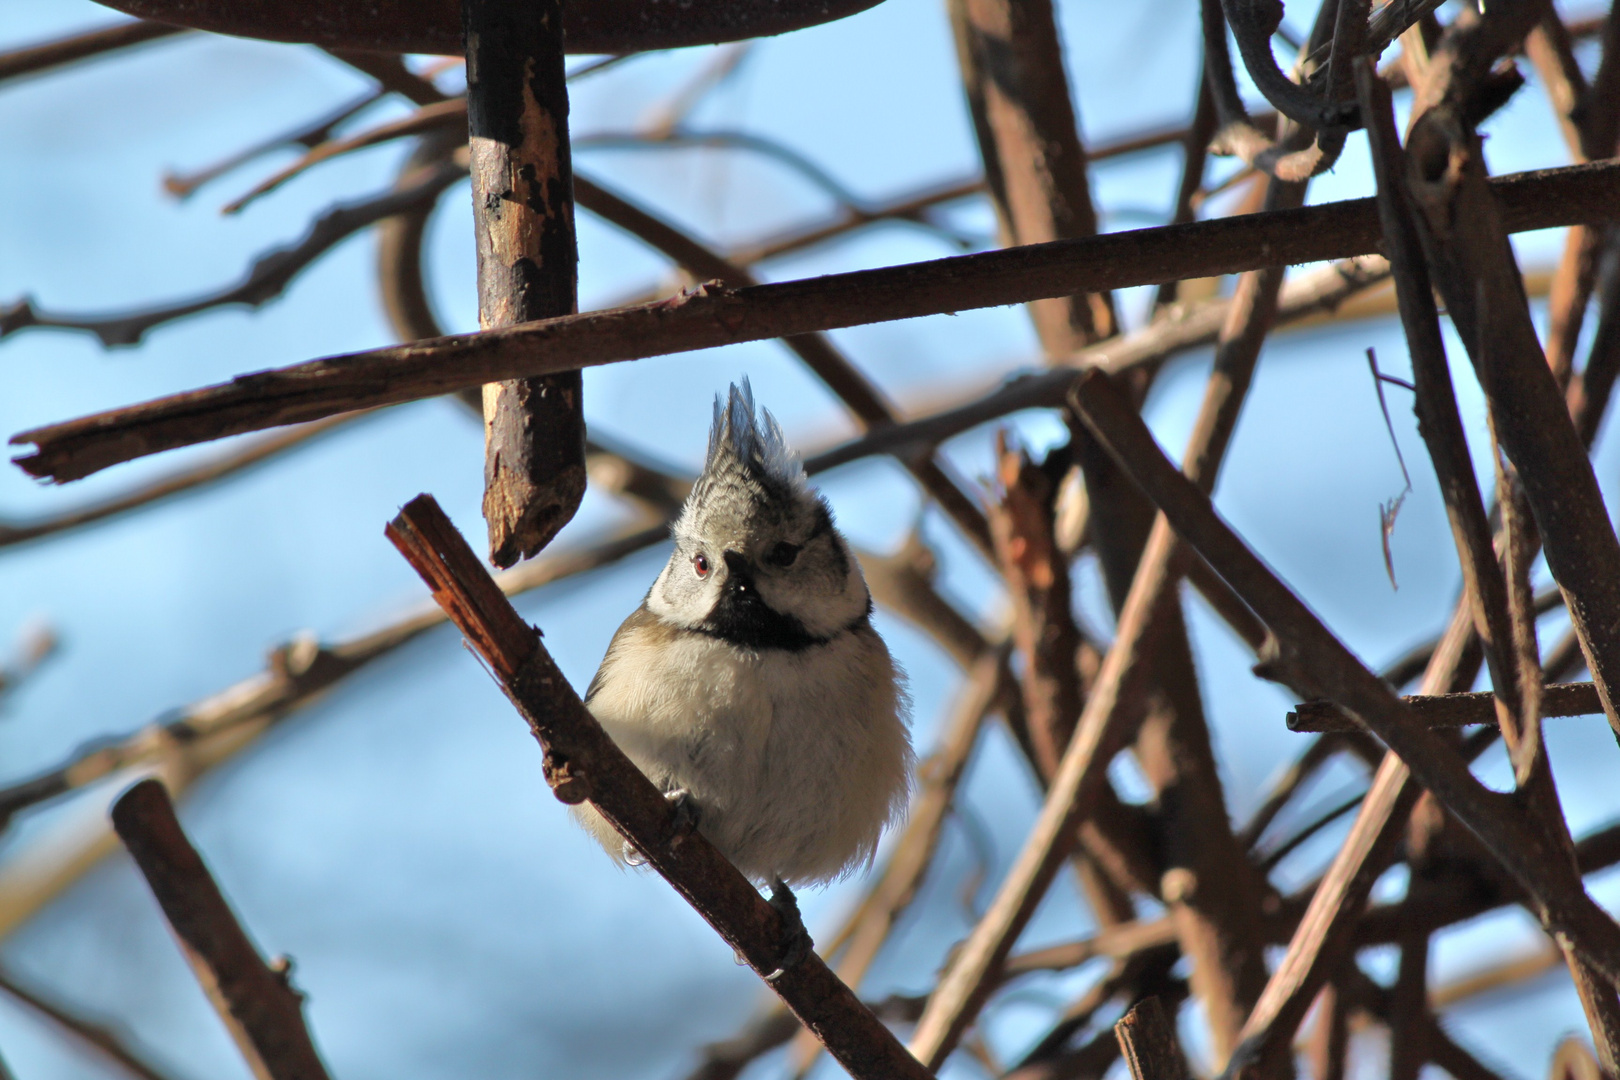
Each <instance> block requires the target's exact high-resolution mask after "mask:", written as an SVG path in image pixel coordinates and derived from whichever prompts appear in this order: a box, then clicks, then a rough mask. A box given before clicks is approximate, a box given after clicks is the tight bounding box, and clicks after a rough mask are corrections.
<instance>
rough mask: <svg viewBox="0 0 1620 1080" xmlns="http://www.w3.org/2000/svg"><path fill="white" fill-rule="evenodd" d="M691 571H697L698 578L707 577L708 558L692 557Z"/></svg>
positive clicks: (703, 556) (701, 556)
mask: <svg viewBox="0 0 1620 1080" xmlns="http://www.w3.org/2000/svg"><path fill="white" fill-rule="evenodd" d="M692 569H693V570H695V571H697V576H698V577H708V576H709V557H708V556H707V555H694V556H692Z"/></svg>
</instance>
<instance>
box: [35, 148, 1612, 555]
mask: <svg viewBox="0 0 1620 1080" xmlns="http://www.w3.org/2000/svg"><path fill="white" fill-rule="evenodd" d="M1491 191H1492V193H1493V194H1494V195H1495V196H1496V198H1497V200H1498V202H1499V205H1500V206H1501V209H1502V220H1503V222H1504V227H1506V228H1508V229H1510V230H1515V231H1517V230H1522V229H1538V228H1548V227H1551V226H1555V225H1568V224H1572V223H1575V222H1579V221H1583V220H1590V219H1592V218H1594V217H1598V216H1601V215H1602V214H1604V213H1606V212H1607V207H1608V206H1611V205H1613V204H1614V203H1615V202H1616V201H1617V200H1620V165H1617V164H1613V163H1605V164H1592V165H1583V166H1573V167H1570V168H1567V169H1553V170H1545V171H1542V172H1535V173H1523V174H1519V175H1517V176H1514V177H1507V178H1503V179H1501V180H1497V181H1493V182H1492V183H1491ZM1377 245H1378V225H1377V211H1376V208H1375V206H1374V205H1373V201H1372V200H1370V199H1359V200H1352V201H1348V202H1341V203H1330V204H1326V205H1322V206H1313V207H1306V208H1301V209H1297V210H1278V211H1271V212H1267V213H1263V214H1251V215H1246V216H1244V217H1241V218H1234V219H1220V220H1216V221H1202V222H1192V223H1188V224H1184V225H1170V226H1165V227H1163V228H1158V229H1143V230H1139V231H1136V232H1122V233H1110V234H1108V235H1105V236H1097V237H1091V238H1087V239H1083V240H1061V241H1054V242H1052V243H1049V244H1037V245H1033V246H1030V247H1023V248H1014V249H1010V250H1005V251H991V252H985V253H982V254H977V255H963V256H957V257H954V258H949V259H941V260H936V261H933V262H925V263H916V264H911V265H905V266H895V267H887V268H883V269H878V270H862V271H856V272H853V273H846V274H834V275H829V276H827V277H822V278H815V279H811V280H807V281H789V282H781V283H777V284H767V285H756V286H752V287H748V288H741V289H725V288H713V287H707V286H700V287H698V288H695V289H692V290H688V291H687V292H686V293H683V294H682V295H681V296H678V297H675V298H672V299H670V300H665V301H661V302H658V303H653V304H645V305H642V306H640V307H633V308H622V309H618V310H614V311H606V312H592V313H588V314H582V315H575V316H567V317H563V318H557V319H545V320H541V321H539V322H534V323H527V324H523V325H520V326H515V327H510V328H506V329H501V330H492V331H488V332H485V333H480V334H462V335H455V336H451V337H446V338H441V339H439V340H437V341H433V342H423V343H418V344H413V345H402V346H394V347H390V348H385V349H376V350H371V351H369V352H362V353H353V354H349V355H347V356H340V357H332V358H328V359H324V360H315V361H311V362H308V363H305V364H299V365H294V366H292V367H289V368H283V369H279V370H272V371H265V372H259V373H255V374H250V375H244V376H239V377H238V378H237V379H235V380H233V381H232V382H230V383H226V384H222V385H219V386H215V387H209V388H206V389H202V390H195V391H191V392H188V393H183V394H177V395H174V396H172V397H168V398H162V399H158V400H157V401H155V402H149V403H146V404H142V405H135V406H130V407H127V408H124V409H117V410H113V411H111V412H106V413H101V414H98V415H96V416H91V417H86V418H83V419H80V420H73V421H69V422H66V423H62V424H54V425H50V426H48V427H42V428H36V429H33V430H31V431H27V432H24V433H22V434H20V435H17V436H14V437H13V439H12V441H13V442H14V443H19V444H20V443H34V444H35V445H36V446H37V447H38V451H37V452H36V453H33V454H29V455H25V456H24V457H22V458H20V459H18V463H19V464H20V465H22V466H23V468H25V469H26V470H28V471H29V472H30V473H32V474H33V475H36V476H41V477H50V478H52V479H55V480H58V481H65V480H72V479H78V478H79V477H82V476H87V475H89V474H90V473H93V472H96V471H97V470H99V469H103V468H106V467H107V466H108V465H113V464H117V463H118V462H121V461H128V460H130V459H132V458H136V457H140V456H143V455H145V454H151V453H157V452H158V451H160V450H167V449H172V448H175V447H178V446H187V445H191V444H193V443H197V442H203V441H207V440H209V439H217V438H223V437H224V436H226V435H233V434H241V433H243V432H246V431H254V430H259V429H262V428H266V427H273V426H276V425H279V424H287V423H295V422H298V421H301V420H313V419H319V418H321V417H324V416H329V415H332V414H334V413H338V412H345V411H350V410H353V409H357V408H365V407H369V406H373V405H383V404H395V403H398V402H402V401H411V400H416V399H419V398H423V397H434V396H438V395H440V394H444V393H450V392H453V391H456V390H460V389H464V388H467V387H471V386H478V385H481V384H483V383H486V382H490V381H498V380H501V379H508V378H528V377H534V376H539V375H544V374H548V373H555V372H561V371H569V370H573V369H577V368H581V367H589V366H595V365H598V364H606V363H614V362H616V361H623V360H630V359H638V358H641V357H645V356H653V355H660V354H664V353H671V352H684V351H689V350H693V349H701V348H710V347H714V346H718V345H725V344H731V343H734V342H739V341H754V340H761V339H765V338H773V337H787V336H791V335H793V334H802V333H813V332H815V331H818V330H827V329H833V328H836V327H840V326H853V325H858V324H862V323H870V322H880V321H885V320H890V319H902V318H914V317H918V316H923V315H931V314H939V313H942V312H949V311H957V310H965V309H969V308H978V307H990V306H996V305H1000V304H1008V303H1023V302H1026V301H1029V300H1033V299H1039V298H1042V297H1048V296H1063V295H1069V294H1072V293H1075V292H1081V291H1088V292H1096V291H1102V290H1105V289H1113V288H1120V287H1124V286H1127V285H1144V284H1157V283H1159V282H1163V281H1169V280H1173V279H1176V278H1186V277H1207V276H1212V275H1216V274H1224V273H1233V272H1237V271H1242V270H1248V269H1253V268H1256V267H1260V266H1267V265H1275V264H1279V263H1294V262H1306V261H1313V260H1319V259H1335V258H1343V257H1346V256H1350V255H1356V254H1361V253H1365V252H1367V251H1370V250H1373V249H1374V248H1376V247H1377ZM1617 587H1620V586H1617Z"/></svg>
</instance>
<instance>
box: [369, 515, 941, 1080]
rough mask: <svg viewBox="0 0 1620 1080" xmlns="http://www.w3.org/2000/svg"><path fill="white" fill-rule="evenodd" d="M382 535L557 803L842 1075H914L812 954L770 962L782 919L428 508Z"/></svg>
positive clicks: (912, 1066) (907, 1060) (885, 1033)
mask: <svg viewBox="0 0 1620 1080" xmlns="http://www.w3.org/2000/svg"><path fill="white" fill-rule="evenodd" d="M388 535H389V538H390V539H391V540H392V541H393V542H394V544H395V546H397V547H398V548H399V549H400V552H401V554H403V555H405V556H406V558H407V559H408V560H409V561H410V562H411V564H412V566H413V567H415V568H416V570H417V572H418V573H420V574H421V575H422V577H423V579H424V580H426V581H427V582H428V583H429V585H430V587H431V588H432V589H433V593H434V599H435V600H436V601H438V603H439V604H440V606H441V607H443V608H444V610H445V613H446V614H447V615H448V616H449V617H450V619H451V620H452V621H453V622H455V623H456V625H457V627H458V628H459V629H461V631H462V632H463V633H464V634H465V635H466V636H467V638H468V640H469V641H470V642H471V644H472V645H473V646H474V647H475V648H476V649H477V650H478V651H479V653H480V654H481V655H482V656H483V657H484V659H485V660H486V661H487V662H488V663H489V665H490V668H491V670H492V671H493V672H494V674H495V676H496V678H497V679H498V680H500V682H501V685H502V688H503V689H504V690H506V692H507V695H508V697H510V698H511V700H512V703H513V704H514V705H515V706H516V707H517V708H518V710H519V712H520V713H522V714H523V717H524V719H526V720H527V721H528V722H529V726H530V730H531V731H532V732H533V733H534V736H535V738H536V740H537V741H538V742H539V743H540V744H541V747H542V749H543V750H544V751H545V774H546V780H547V782H548V783H549V784H550V785H551V786H552V789H553V791H554V792H555V793H556V795H557V797H558V798H559V799H561V800H562V801H564V802H567V803H578V802H582V801H585V800H587V799H588V800H589V801H590V802H591V805H592V806H594V807H595V808H596V809H597V810H598V811H599V812H600V813H601V814H602V815H603V817H605V818H606V819H607V820H608V821H610V822H611V823H612V824H613V826H614V828H616V829H618V830H619V832H620V833H621V834H622V835H623V836H624V837H625V838H626V839H627V840H629V841H630V842H631V843H633V844H634V845H635V846H636V848H637V850H638V851H640V852H641V853H642V854H643V856H644V857H645V858H646V860H647V863H648V864H649V865H650V866H652V867H653V869H655V870H657V871H658V873H659V874H660V875H662V876H663V877H664V878H665V879H666V880H668V881H669V882H670V884H671V885H673V886H674V887H675V889H676V891H678V892H679V893H680V894H681V895H682V896H683V897H684V898H685V899H686V900H687V902H688V903H690V904H692V906H693V907H694V908H695V909H696V910H697V912H698V913H699V914H700V915H702V916H703V917H704V919H705V920H706V921H708V923H709V924H710V925H711V926H713V927H714V928H715V930H716V931H717V932H719V934H720V935H721V937H722V938H724V939H725V941H726V942H727V943H728V944H729V945H731V946H732V947H733V948H735V949H736V950H737V951H738V953H739V954H740V955H741V956H742V957H743V958H744V959H745V960H746V961H747V962H748V964H749V966H750V967H752V968H753V969H754V970H755V971H756V972H758V973H759V975H760V976H762V977H765V976H769V977H770V978H769V979H768V980H767V981H768V983H769V985H770V987H771V988H772V989H773V990H775V991H776V993H777V994H778V995H779V996H780V997H781V998H782V1000H783V1001H784V1002H786V1003H787V1005H788V1008H789V1009H791V1010H792V1011H793V1012H794V1014H795V1015H796V1016H798V1017H799V1019H800V1020H801V1022H803V1023H804V1024H805V1026H806V1027H808V1028H809V1029H810V1030H812V1031H814V1032H815V1033H816V1035H817V1037H818V1038H820V1039H821V1040H822V1042H823V1044H824V1045H826V1047H827V1049H828V1051H829V1052H831V1053H832V1055H833V1056H834V1057H835V1058H837V1059H838V1061H839V1063H840V1064H842V1065H843V1066H844V1068H846V1069H847V1070H849V1072H850V1074H851V1075H852V1076H854V1077H857V1078H875V1077H879V1076H882V1077H915V1078H918V1080H921V1078H923V1077H926V1076H927V1075H928V1073H927V1070H925V1069H924V1068H923V1067H922V1066H921V1065H920V1064H919V1063H918V1062H917V1061H916V1059H914V1058H912V1057H911V1056H910V1055H909V1054H907V1053H906V1051H905V1048H904V1047H902V1046H901V1045H900V1043H899V1041H898V1040H896V1039H895V1037H894V1036H893V1035H892V1034H891V1033H890V1032H889V1030H888V1029H887V1028H885V1027H884V1026H883V1025H882V1024H881V1023H880V1022H879V1021H878V1019H877V1017H875V1016H874V1015H872V1013H871V1011H870V1010H869V1009H867V1008H866V1007H865V1006H864V1005H863V1004H861V1002H860V1001H859V999H857V998H856V997H855V995H854V994H853V993H852V992H851V991H850V989H849V987H847V986H845V985H844V984H843V983H842V982H840V981H839V979H838V978H837V976H835V975H834V974H833V973H832V972H831V971H830V970H829V969H828V968H827V966H826V965H825V964H823V963H822V962H821V959H820V957H818V956H816V954H815V953H814V952H813V951H811V952H809V954H808V955H807V956H806V957H805V958H804V959H803V960H801V961H800V962H799V963H797V964H795V965H793V966H791V967H788V968H786V969H785V970H784V969H781V968H779V967H778V966H777V961H778V958H779V950H780V946H781V941H782V939H783V930H784V923H783V919H782V916H781V915H780V914H779V913H778V912H777V910H776V909H775V908H773V907H771V906H770V905H769V904H767V903H766V902H765V899H764V898H763V897H762V896H760V895H759V893H758V892H757V891H755V889H754V888H753V886H751V885H750V884H749V883H748V882H747V881H746V880H745V879H744V878H743V876H742V875H741V874H740V873H738V872H737V870H736V868H735V867H733V866H731V865H730V864H729V863H727V862H726V861H725V859H724V858H723V857H722V856H721V855H720V854H719V852H717V851H716V850H715V848H714V847H713V845H711V844H710V843H709V842H708V840H707V839H705V838H704V836H703V834H702V833H700V832H698V833H690V834H689V835H682V834H681V833H680V832H679V831H678V830H677V828H676V824H675V820H674V818H675V810H674V808H673V807H672V806H671V805H670V803H669V802H668V800H666V799H665V798H664V797H663V794H662V793H661V792H659V791H658V789H657V788H655V787H654V786H653V784H652V782H651V781H649V780H648V779H647V778H646V777H645V776H643V775H641V773H640V772H639V771H638V770H637V769H636V767H635V766H634V765H633V764H631V762H630V759H629V758H627V757H625V756H624V752H623V751H622V750H620V749H619V748H618V747H617V746H616V745H614V743H613V741H612V740H611V739H610V738H608V736H607V734H606V733H605V732H604V731H603V730H602V728H601V726H600V725H599V724H597V722H596V720H595V718H594V717H592V716H591V714H590V713H589V712H587V711H586V709H585V706H584V704H583V703H582V702H581V701H580V700H579V697H578V696H577V695H576V694H575V693H574V692H573V690H572V688H571V687H569V685H568V682H567V680H566V679H565V678H563V676H562V673H561V672H560V671H558V670H557V668H556V665H555V664H554V663H552V661H551V657H550V655H549V654H548V653H547V652H546V649H545V646H544V645H543V644H541V641H540V635H539V633H538V631H536V630H535V629H534V628H533V627H531V626H529V625H528V624H527V623H525V622H524V621H523V619H522V618H521V617H519V616H518V614H517V612H516V611H514V610H513V609H512V606H511V604H510V603H509V602H508V601H507V600H506V598H505V596H504V595H502V593H501V591H500V590H499V588H497V587H496V585H495V582H494V581H493V580H492V579H491V578H490V577H489V575H488V574H487V572H485V571H484V569H483V567H482V566H480V565H479V563H478V560H477V558H476V557H475V556H474V555H473V553H472V551H471V549H469V548H468V547H467V545H466V542H465V541H463V540H462V539H461V536H460V534H459V533H457V532H456V531H455V527H454V526H453V525H451V524H450V521H449V519H448V518H446V517H445V516H444V514H443V512H442V511H440V510H439V508H438V504H437V503H435V502H433V500H432V499H431V498H429V497H427V496H419V497H418V498H416V499H414V500H412V502H411V503H409V504H408V505H407V506H406V507H405V509H404V510H402V511H401V512H400V515H399V517H397V518H395V519H394V521H393V522H392V523H391V524H390V525H389V529H388Z"/></svg>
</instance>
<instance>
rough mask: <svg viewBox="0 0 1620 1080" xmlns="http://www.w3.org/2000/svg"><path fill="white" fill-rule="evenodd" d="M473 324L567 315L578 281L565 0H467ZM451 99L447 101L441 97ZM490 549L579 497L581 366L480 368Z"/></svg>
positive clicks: (541, 539)
mask: <svg viewBox="0 0 1620 1080" xmlns="http://www.w3.org/2000/svg"><path fill="white" fill-rule="evenodd" d="M462 16H463V21H464V24H465V28H466V42H467V127H468V131H469V133H470V161H469V171H470V172H471V174H472V203H473V235H474V237H475V239H476V241H477V248H478V325H479V326H480V327H481V328H483V329H485V330H491V329H498V328H502V327H508V326H513V325H515V324H518V323H525V322H529V321H531V320H534V319H546V318H551V317H554V316H559V315H562V316H566V315H571V314H573V312H574V311H575V310H576V308H577V306H578V304H577V293H578V274H577V266H576V264H577V263H578V262H579V246H578V243H577V242H576V240H575V237H574V202H573V183H574V173H573V163H572V160H571V158H570V151H569V145H568V85H567V79H566V76H565V73H564V67H563V10H562V3H561V0H465V2H464V3H463V5H462ZM448 105H450V103H449V102H446V103H445V105H443V106H432V108H441V109H442V108H444V107H445V106H448ZM484 384H485V385H484V520H485V521H486V522H487V523H488V524H489V558H490V561H491V562H493V563H494V564H495V565H496V566H502V567H506V566H511V565H512V564H514V563H516V562H517V561H518V560H519V559H527V558H529V557H530V556H532V555H534V554H535V553H536V552H537V551H539V550H540V549H541V548H543V547H545V546H546V545H547V544H548V543H550V542H551V538H552V537H554V536H556V535H557V532H558V530H560V529H561V528H562V527H563V526H564V525H566V524H568V522H569V521H570V520H572V519H573V516H574V513H575V511H577V510H578V509H579V504H580V500H581V499H583V498H584V496H585V480H586V476H585V413H584V400H583V387H582V381H581V377H580V374H579V372H578V371H559V372H556V373H551V374H545V375H540V376H538V377H535V378H522V379H512V378H504V379H486V380H484Z"/></svg>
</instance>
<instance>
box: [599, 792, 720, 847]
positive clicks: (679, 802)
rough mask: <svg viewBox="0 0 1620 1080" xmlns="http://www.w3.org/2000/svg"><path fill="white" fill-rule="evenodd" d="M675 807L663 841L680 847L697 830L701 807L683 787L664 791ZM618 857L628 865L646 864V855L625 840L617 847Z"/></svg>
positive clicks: (701, 813) (666, 844)
mask: <svg viewBox="0 0 1620 1080" xmlns="http://www.w3.org/2000/svg"><path fill="white" fill-rule="evenodd" d="M664 798H666V799H668V800H669V801H670V803H671V804H672V805H673V806H674V808H675V814H674V817H673V818H672V819H671V821H670V827H669V837H668V839H666V840H665V841H664V844H665V846H666V847H668V848H671V849H673V848H677V847H680V845H681V841H682V840H685V839H686V838H687V837H688V836H691V835H692V834H693V833H695V832H697V827H698V822H699V821H700V820H702V818H703V808H702V807H701V806H699V805H698V804H697V800H696V799H694V798H692V793H691V792H690V791H687V790H686V789H685V788H676V789H675V790H674V791H666V792H664ZM619 852H620V856H619V857H620V858H622V859H623V860H624V861H625V863H626V864H627V865H629V866H646V865H647V856H645V855H643V854H642V853H641V850H640V849H639V848H637V847H636V845H634V844H632V843H631V842H630V841H628V840H626V841H625V842H624V846H623V847H621V848H620V849H619Z"/></svg>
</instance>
